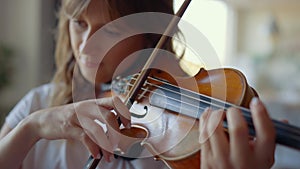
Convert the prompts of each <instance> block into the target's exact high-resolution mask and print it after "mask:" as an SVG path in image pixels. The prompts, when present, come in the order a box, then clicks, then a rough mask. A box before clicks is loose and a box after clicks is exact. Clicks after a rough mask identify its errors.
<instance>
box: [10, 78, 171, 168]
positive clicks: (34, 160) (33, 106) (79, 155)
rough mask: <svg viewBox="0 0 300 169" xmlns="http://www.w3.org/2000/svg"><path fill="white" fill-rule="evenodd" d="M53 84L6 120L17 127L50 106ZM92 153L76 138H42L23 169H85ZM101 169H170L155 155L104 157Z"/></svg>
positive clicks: (33, 92) (22, 103) (33, 93)
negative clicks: (106, 158)
mask: <svg viewBox="0 0 300 169" xmlns="http://www.w3.org/2000/svg"><path fill="white" fill-rule="evenodd" d="M53 88H54V86H53V84H46V85H43V86H40V87H38V88H35V89H33V90H31V91H30V92H29V93H28V94H27V95H26V96H25V97H24V98H23V99H22V100H21V101H20V102H19V103H18V104H17V105H16V106H15V107H14V108H13V110H12V111H11V112H10V113H9V115H8V116H7V118H6V123H7V124H8V125H9V126H10V127H11V128H14V127H15V126H16V125H17V124H18V123H19V122H20V121H21V120H22V119H24V118H25V117H26V116H28V115H29V114H30V113H32V112H35V111H37V110H40V109H44V108H47V104H48V102H49V99H50V97H49V96H50V93H51V90H53ZM88 157H89V152H88V151H87V149H86V148H85V147H84V145H83V144H81V142H79V141H76V140H46V139H42V140H40V141H38V142H37V143H36V144H35V145H34V147H33V148H32V149H31V150H30V152H29V153H28V154H27V156H26V158H25V159H24V161H23V165H22V168H23V169H77V168H78V169H83V168H84V165H85V164H86V162H87V159H88ZM98 168H100V169H135V168H136V169H153V168H155V169H161V168H168V167H167V166H166V165H165V164H164V163H163V162H161V161H155V160H153V158H141V159H136V160H131V161H127V160H124V159H123V158H118V159H114V160H113V162H111V163H107V162H106V161H105V160H104V159H102V160H101V161H100V163H99V165H98Z"/></svg>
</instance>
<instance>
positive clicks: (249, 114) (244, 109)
mask: <svg viewBox="0 0 300 169" xmlns="http://www.w3.org/2000/svg"><path fill="white" fill-rule="evenodd" d="M148 78H149V79H151V80H154V81H157V82H160V83H162V84H166V85H170V86H173V87H177V86H175V85H173V84H170V83H167V82H165V81H163V80H159V79H156V78H153V77H148ZM132 79H133V80H134V78H132ZM146 83H147V84H148V85H150V86H154V87H156V88H160V89H163V90H168V91H170V92H172V93H175V94H180V95H182V96H185V97H188V98H190V99H193V100H195V101H198V102H200V103H207V104H209V105H211V106H215V108H219V109H223V110H228V108H226V107H224V106H222V105H221V106H220V105H218V104H211V103H210V102H208V101H205V100H203V99H198V98H195V97H192V96H189V95H186V94H182V93H180V92H176V91H173V90H171V89H168V88H164V87H161V86H159V85H155V84H152V83H149V82H147V81H146ZM127 84H130V85H132V84H131V83H127ZM177 88H178V87H177ZM179 89H180V90H185V91H188V92H191V93H194V94H196V95H198V96H202V97H204V98H208V99H211V101H212V100H214V101H217V102H220V103H222V104H225V105H226V104H227V106H230V107H235V108H238V109H241V110H243V111H244V112H246V113H248V114H245V113H243V114H244V116H248V117H249V118H251V112H250V109H248V108H245V107H241V106H237V105H235V104H231V103H228V102H224V101H222V100H218V99H215V98H212V97H209V96H206V95H203V94H199V93H196V92H194V91H190V90H188V89H182V88H179ZM142 90H146V92H147V91H148V92H152V93H154V94H158V95H161V96H164V97H166V98H168V99H171V100H175V101H178V102H181V103H184V104H188V105H190V106H194V107H195V108H198V109H201V110H204V109H205V108H203V107H198V106H196V105H193V104H190V103H187V102H183V101H180V100H178V99H175V98H171V97H168V96H165V95H162V94H160V93H157V92H153V91H151V90H148V89H145V88H143V89H142ZM142 97H145V98H147V99H148V97H146V96H142ZM169 105H171V104H169ZM172 106H176V105H172ZM274 122H275V123H276V125H277V126H278V127H279V128H282V129H287V130H290V131H291V130H294V133H297V134H298V135H299V134H300V131H298V130H297V129H292V128H291V127H290V126H288V125H287V124H284V123H281V122H278V121H274Z"/></svg>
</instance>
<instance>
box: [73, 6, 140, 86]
mask: <svg viewBox="0 0 300 169" xmlns="http://www.w3.org/2000/svg"><path fill="white" fill-rule="evenodd" d="M104 5H105V4H104V2H103V1H102V0H91V2H90V4H89V5H88V7H87V8H86V10H84V11H83V12H82V14H81V15H80V16H79V17H78V18H73V19H70V21H69V33H70V41H71V46H72V50H73V54H74V56H75V59H76V61H77V63H78V65H79V69H80V71H81V73H82V75H83V76H84V78H85V79H87V80H88V81H89V82H91V83H95V84H99V83H105V82H109V81H111V80H112V76H113V74H114V71H115V69H116V68H117V67H118V65H119V64H120V62H121V61H122V60H123V59H125V58H126V57H127V56H128V55H130V54H131V53H133V52H135V51H138V50H140V49H142V48H144V47H145V46H146V44H145V38H144V36H142V35H136V36H132V37H130V38H127V39H125V40H123V41H121V42H119V43H117V45H115V46H114V47H112V48H111V49H110V50H109V52H108V53H107V54H105V57H104V56H103V53H104V52H103V51H102V50H103V49H102V48H105V45H106V44H107V43H109V40H110V39H111V40H113V38H118V34H119V32H118V31H119V30H107V31H106V32H107V36H105V37H102V38H101V39H99V40H97V49H94V50H93V51H92V50H90V51H85V50H83V49H84V48H86V44H87V41H88V39H89V38H90V37H91V36H92V35H93V34H94V33H95V32H96V31H97V30H98V29H100V28H101V27H103V26H104V25H105V24H107V23H109V22H110V21H111V20H110V16H109V12H108V10H107V8H105V6H104ZM89 44H90V42H89ZM101 52H102V53H101ZM100 60H101V62H100ZM129 66H132V65H131V64H129V65H128V67H129ZM122 67H123V65H122Z"/></svg>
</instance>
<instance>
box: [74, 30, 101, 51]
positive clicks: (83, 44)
mask: <svg viewBox="0 0 300 169" xmlns="http://www.w3.org/2000/svg"><path fill="white" fill-rule="evenodd" d="M100 28H101V26H89V27H88V29H87V31H86V32H85V33H84V34H83V37H82V42H81V44H80V45H79V51H80V53H82V52H84V51H85V48H86V46H87V42H88V40H89V39H91V37H92V36H93V35H94V33H95V32H96V31H97V30H99V29H100ZM92 43H95V42H92ZM89 44H91V43H90V42H89Z"/></svg>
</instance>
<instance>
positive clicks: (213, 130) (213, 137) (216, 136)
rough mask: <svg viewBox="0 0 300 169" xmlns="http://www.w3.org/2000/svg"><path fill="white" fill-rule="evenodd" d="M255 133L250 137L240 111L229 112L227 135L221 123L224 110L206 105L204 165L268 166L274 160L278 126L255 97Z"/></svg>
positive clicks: (241, 168) (202, 131) (202, 134)
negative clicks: (212, 109) (215, 109)
mask: <svg viewBox="0 0 300 169" xmlns="http://www.w3.org/2000/svg"><path fill="white" fill-rule="evenodd" d="M250 108H251V113H252V119H253V123H254V126H255V131H256V137H255V138H254V139H250V138H249V135H248V127H247V123H246V121H245V119H244V117H243V116H242V114H241V112H240V111H239V110H238V109H236V108H229V109H228V110H227V113H226V118H227V122H228V135H227V134H226V133H225V132H224V128H223V126H222V124H223V123H222V122H223V119H224V117H225V113H224V112H223V111H211V110H209V109H207V110H206V111H205V112H204V113H203V115H202V117H201V119H200V138H199V139H200V143H201V168H202V169H207V168H213V169H218V168H222V169H227V168H228V169H253V168H256V169H267V168H268V169H269V168H271V167H272V165H273V163H274V152H275V128H274V126H273V123H272V121H271V119H270V118H269V116H268V113H267V111H266V108H265V107H264V105H263V104H262V102H261V101H260V100H258V99H257V98H254V99H253V100H252V101H251V104H250Z"/></svg>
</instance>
